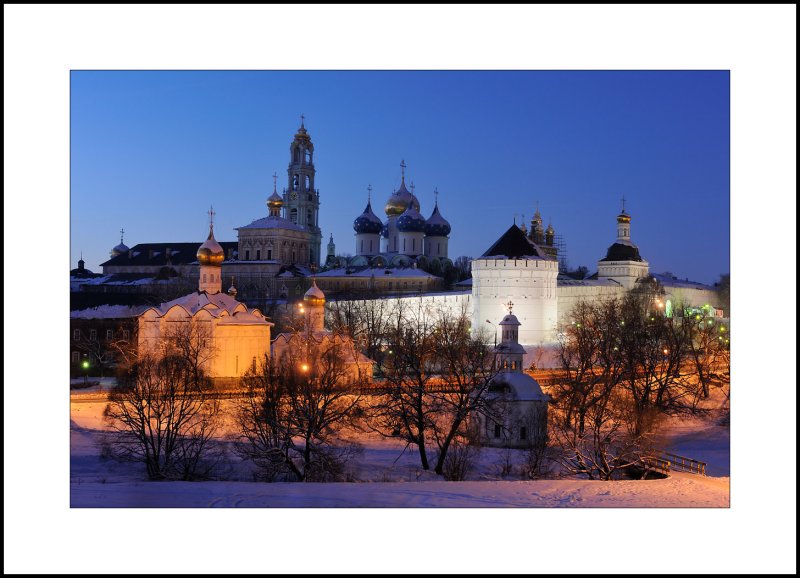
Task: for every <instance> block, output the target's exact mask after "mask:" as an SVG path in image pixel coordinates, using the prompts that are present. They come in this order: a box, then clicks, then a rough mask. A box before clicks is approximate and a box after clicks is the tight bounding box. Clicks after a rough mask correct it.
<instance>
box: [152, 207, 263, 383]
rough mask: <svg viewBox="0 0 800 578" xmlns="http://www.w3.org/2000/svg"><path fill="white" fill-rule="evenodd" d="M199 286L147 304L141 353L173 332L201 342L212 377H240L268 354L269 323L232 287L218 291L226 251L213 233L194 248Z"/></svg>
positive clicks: (156, 347) (156, 348) (154, 348)
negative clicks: (195, 249) (157, 302)
mask: <svg viewBox="0 0 800 578" xmlns="http://www.w3.org/2000/svg"><path fill="white" fill-rule="evenodd" d="M196 257H197V261H198V264H199V269H200V278H199V286H198V290H197V291H195V292H193V293H190V294H188V295H184V296H183V297H179V298H178V299H174V300H172V301H168V302H166V303H162V304H161V305H159V306H158V307H149V308H148V309H147V310H145V311H144V312H143V313H141V314H140V315H139V316H138V348H139V351H140V352H148V351H150V352H158V351H160V350H161V348H162V347H163V345H164V344H165V342H166V340H167V339H169V338H171V337H177V336H178V335H180V336H181V338H188V339H191V340H192V341H197V342H199V341H202V343H203V346H204V353H203V354H202V358H203V359H202V367H203V369H204V371H205V372H206V374H207V375H208V376H209V377H211V378H214V379H225V378H238V377H241V376H242V375H244V373H245V372H247V370H248V369H250V368H252V367H253V366H254V365H255V363H256V361H257V360H258V359H262V358H263V356H264V355H266V354H268V353H269V348H270V328H271V327H272V325H273V324H272V323H271V322H270V321H268V320H267V319H266V317H264V315H263V314H262V313H261V312H260V311H259V310H258V309H250V308H248V307H247V306H246V305H245V304H244V303H241V302H239V301H237V300H236V289H235V288H231V289H229V290H228V294H225V293H223V292H222V262H223V260H224V251H223V249H222V247H221V246H220V244H219V243H218V242H217V241H216V239H215V238H214V227H213V221H212V225H211V227H210V230H209V234H208V239H206V241H205V242H204V243H203V244H202V245H201V246H200V248H199V249H198V250H197V254H196Z"/></svg>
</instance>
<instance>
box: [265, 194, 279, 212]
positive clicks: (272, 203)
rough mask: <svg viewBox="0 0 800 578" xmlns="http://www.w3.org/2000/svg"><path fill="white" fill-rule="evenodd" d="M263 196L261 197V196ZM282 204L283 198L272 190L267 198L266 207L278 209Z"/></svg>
mask: <svg viewBox="0 0 800 578" xmlns="http://www.w3.org/2000/svg"><path fill="white" fill-rule="evenodd" d="M262 198H263V197H262ZM282 206H283V198H282V197H281V196H280V195H279V194H278V192H277V191H273V192H272V194H271V195H270V196H269V198H268V199H267V207H269V208H270V209H280V208H281V207H282Z"/></svg>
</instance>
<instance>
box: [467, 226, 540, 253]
mask: <svg viewBox="0 0 800 578" xmlns="http://www.w3.org/2000/svg"><path fill="white" fill-rule="evenodd" d="M502 256H505V257H508V258H510V259H520V258H523V257H538V258H540V259H549V258H550V257H548V256H547V255H545V254H544V252H543V251H542V250H541V249H539V247H537V246H536V245H535V244H534V243H532V242H531V241H529V240H528V238H527V237H526V236H525V233H523V232H522V230H521V229H520V228H519V227H518V226H517V225H511V227H510V228H509V229H508V231H506V232H505V233H503V236H502V237H500V238H499V239H498V240H497V241H495V243H494V245H492V246H491V247H489V249H487V251H486V252H485V253H484V254H483V255H481V257H502Z"/></svg>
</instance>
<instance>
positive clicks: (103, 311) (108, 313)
mask: <svg viewBox="0 0 800 578" xmlns="http://www.w3.org/2000/svg"><path fill="white" fill-rule="evenodd" d="M148 308H149V307H148V306H147V305H100V306H99V307H91V308H89V309H81V310H80V311H70V313H69V316H70V318H71V319H120V318H123V317H136V316H137V315H139V314H141V313H142V312H144V311H145V310H146V309H148Z"/></svg>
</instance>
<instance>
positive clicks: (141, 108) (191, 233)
mask: <svg viewBox="0 0 800 578" xmlns="http://www.w3.org/2000/svg"><path fill="white" fill-rule="evenodd" d="M70 105H71V215H70V219H71V231H70V232H71V236H70V242H71V264H70V267H75V266H76V262H77V260H78V257H79V255H80V253H81V251H82V252H83V257H84V259H85V260H86V266H87V267H88V268H90V269H93V270H95V271H99V270H100V267H99V264H100V263H101V262H103V261H105V260H106V259H107V258H108V252H109V251H110V249H111V247H113V246H114V245H116V244H117V243H118V242H119V229H120V228H123V227H124V228H125V231H126V233H125V243H126V244H127V245H129V246H132V245H134V244H136V243H142V242H190V241H197V242H198V244H199V243H201V242H202V241H203V240H204V239H205V236H206V234H207V219H208V217H207V214H206V213H207V211H208V207H209V205H211V204H213V205H214V209H215V211H216V213H217V216H216V225H215V231H216V233H217V235H216V236H217V239H219V240H225V241H234V240H236V231H234V230H233V229H234V227H237V226H241V225H245V224H248V223H250V222H251V221H252V220H253V219H256V218H260V217H263V216H265V215H266V214H267V209H266V206H265V201H266V198H267V197H268V196H269V194H270V193H271V192H272V174H273V172H277V173H278V175H279V180H278V186H279V188H280V187H283V186H286V168H287V165H288V162H289V143H290V142H291V140H292V136H293V134H294V132H295V131H296V129H297V127H298V125H299V122H300V119H299V117H300V114H301V113H302V114H304V115H305V117H306V128H307V129H308V131H309V134H310V135H311V138H312V140H313V142H314V145H315V164H316V168H317V179H316V186H317V187H318V188H319V190H320V199H321V209H320V226H321V228H322V231H323V235H324V241H323V253H324V251H325V247H324V246H325V244H326V243H327V239H328V236H329V235H330V234H331V233H332V234H333V236H334V240H335V241H336V245H337V250H338V252H340V253H352V252H354V237H353V234H354V233H353V229H352V222H353V219H354V218H355V217H356V216H358V215H359V214H360V213H361V211H362V210H363V208H364V205H365V204H366V196H367V185H368V184H371V185H372V187H373V192H372V197H373V207H374V209H375V211H376V213H377V214H378V215H379V216H380V217H384V214H383V212H382V207H383V204H384V203H385V201H386V199H387V198H388V196H389V194H390V193H391V191H392V190H393V189H395V188H396V187H397V186H398V184H399V182H400V160H401V159H405V161H406V163H407V165H408V168H407V171H406V176H407V180H408V181H413V182H414V184H415V185H416V194H417V196H418V197H419V199H420V202H421V203H422V212H423V214H425V215H426V216H428V215H430V212H431V210H432V208H433V190H434V188H435V187H438V190H439V207H440V210H441V212H442V214H443V215H444V216H445V217H446V218H447V219H448V220H449V221H450V223H451V224H452V227H453V232H452V233H451V235H450V255H451V257H452V258H455V257H457V256H459V255H470V256H479V255H480V254H481V253H483V251H485V250H486V249H487V248H488V247H489V246H490V245H491V244H492V243H493V242H494V241H495V240H496V239H497V237H498V236H499V235H501V234H502V233H503V232H504V231H505V230H506V229H507V228H508V227H509V225H511V223H512V222H513V221H514V216H515V214H516V217H517V222H519V221H520V219H521V215H522V214H524V215H525V219H526V221H528V222H529V221H530V218H531V216H532V215H533V212H534V211H535V208H536V203H537V201H538V203H539V208H540V211H541V213H542V216H543V217H544V220H545V224H547V222H548V221H552V224H553V227H554V228H555V229H556V233H558V234H560V235H562V236H563V238H564V241H565V242H566V245H567V253H568V260H569V264H570V266H571V267H575V266H577V265H586V266H587V267H589V269H590V270H592V271H594V270H596V262H597V260H598V259H600V258H602V257H603V256H604V255H605V251H606V249H607V247H608V246H609V245H610V244H611V243H613V241H614V239H615V237H616V222H615V216H616V214H617V213H618V212H619V209H620V198H621V197H622V196H623V195H624V196H625V197H626V199H627V201H626V208H627V210H628V212H629V213H631V215H632V216H633V220H632V223H631V233H632V238H633V241H634V242H635V243H636V244H637V245H638V246H639V248H640V251H641V253H642V256H643V257H644V258H645V259H647V260H648V261H649V262H650V268H651V271H654V272H663V271H666V270H669V271H672V272H673V273H674V274H675V275H677V276H679V277H681V278H684V277H688V278H690V279H694V280H698V281H703V282H707V283H711V282H714V281H716V280H717V279H718V276H719V274H720V273H727V272H728V271H729V268H730V251H729V246H730V216H729V213H730V191H729V189H730V186H729V74H728V72H727V71H707V72H706V71H686V72H677V71H676V72H669V71H668V72H662V71H652V72H635V71H630V72H622V71H620V72H603V71H586V72H582V71H563V72H556V71H374V72H373V71H345V72H343V71H317V72H315V71H302V72H291V71H272V72H270V71H220V72H212V71H208V72H172V71H152V72H135V71H119V72H104V71H74V72H72V75H71V103H70Z"/></svg>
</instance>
